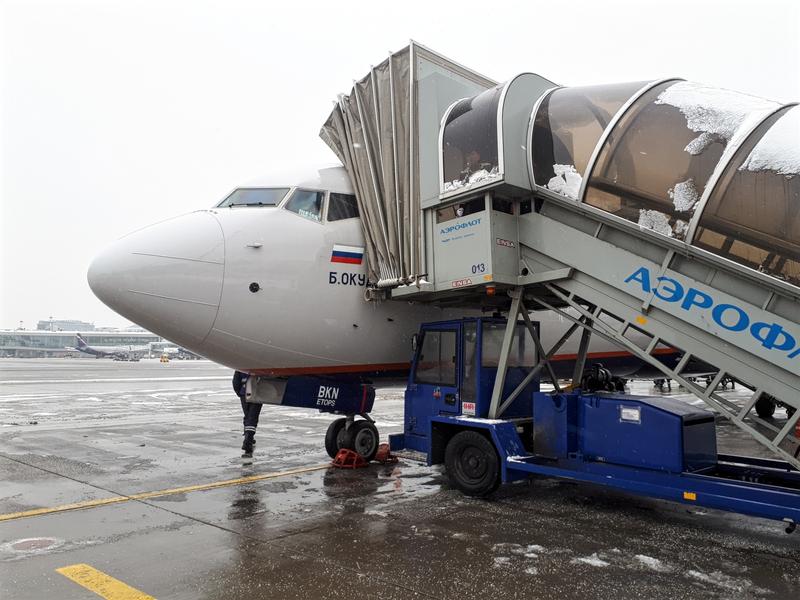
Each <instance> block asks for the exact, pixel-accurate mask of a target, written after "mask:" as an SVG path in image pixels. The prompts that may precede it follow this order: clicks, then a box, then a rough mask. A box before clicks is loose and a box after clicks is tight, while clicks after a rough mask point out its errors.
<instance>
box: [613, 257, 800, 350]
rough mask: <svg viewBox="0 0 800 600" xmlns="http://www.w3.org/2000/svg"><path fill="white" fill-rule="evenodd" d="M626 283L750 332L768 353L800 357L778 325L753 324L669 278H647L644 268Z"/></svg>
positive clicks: (727, 326)
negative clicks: (771, 351)
mask: <svg viewBox="0 0 800 600" xmlns="http://www.w3.org/2000/svg"><path fill="white" fill-rule="evenodd" d="M625 283H634V284H638V285H640V286H641V287H642V291H643V292H644V293H645V294H649V293H651V292H652V293H654V294H655V296H656V297H657V298H660V299H661V300H663V301H664V302H680V305H679V306H680V307H681V308H682V309H683V310H685V311H704V312H706V313H710V314H711V319H712V320H713V321H714V323H716V324H717V325H719V326H720V327H722V328H723V329H727V330H728V331H737V332H738V331H740V332H743V333H744V332H749V333H750V335H751V336H752V337H753V339H755V340H756V341H757V342H759V343H760V344H761V345H762V346H764V348H767V349H768V350H778V351H780V352H786V353H788V356H789V358H797V357H798V356H800V347H797V348H796V347H795V346H796V345H797V340H796V339H795V337H794V336H793V335H792V334H791V333H789V332H788V331H786V330H785V329H784V328H783V327H782V326H781V325H778V324H777V323H765V322H764V321H754V320H753V319H752V318H751V317H750V315H748V314H747V312H746V311H745V310H744V309H742V308H740V307H738V306H736V305H735V304H725V303H717V302H716V301H715V300H714V298H713V297H711V296H710V295H708V294H706V293H705V292H701V291H700V290H698V289H695V288H693V287H690V288H688V289H686V288H685V287H684V285H683V284H681V283H680V282H679V281H676V280H675V279H672V278H671V277H663V276H661V277H656V278H655V281H653V279H652V278H651V277H650V270H649V269H647V268H646V267H641V268H640V269H638V270H636V271H634V272H633V273H632V274H631V275H629V276H628V278H627V279H626V280H625Z"/></svg>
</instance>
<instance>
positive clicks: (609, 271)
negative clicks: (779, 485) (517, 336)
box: [492, 207, 800, 468]
mask: <svg viewBox="0 0 800 600" xmlns="http://www.w3.org/2000/svg"><path fill="white" fill-rule="evenodd" d="M547 212H548V211H547V210H546V207H545V210H543V211H541V212H540V213H533V214H530V215H526V216H525V217H521V218H520V227H519V231H520V245H521V252H522V255H521V258H522V262H523V264H524V265H525V268H526V269H527V270H528V275H527V276H525V277H520V281H519V283H520V286H519V288H517V290H516V291H515V292H514V293H512V314H510V315H509V322H511V321H512V320H513V321H515V320H516V319H514V318H513V316H514V314H518V312H515V310H514V309H515V307H516V309H517V311H519V310H520V307H523V308H524V307H532V308H536V307H537V306H536V305H538V306H539V307H542V308H545V309H549V310H553V311H556V312H558V313H559V314H561V315H562V316H563V317H564V318H566V319H568V320H570V321H572V323H573V325H574V327H575V328H581V329H583V331H584V339H583V340H582V343H581V349H582V355H583V356H581V355H580V354H579V361H578V362H579V364H581V363H582V362H583V361H582V360H581V358H583V360H585V354H586V348H587V347H588V339H587V338H588V336H590V335H598V336H601V337H603V338H605V339H607V340H609V341H611V342H613V343H615V344H617V345H618V346H620V347H621V348H623V349H625V350H626V351H628V352H630V353H631V354H633V355H634V356H636V357H638V358H639V359H641V360H642V361H643V362H646V363H648V364H650V365H652V366H653V367H655V368H656V369H658V370H659V371H661V372H662V373H664V376H665V377H667V378H670V379H673V380H675V381H677V382H678V383H679V384H680V385H682V386H683V387H684V388H686V389H688V390H690V391H691V392H693V393H694V394H695V395H696V396H697V397H698V398H699V399H700V400H702V401H703V402H704V403H705V404H706V405H708V406H709V407H711V408H712V409H713V410H715V411H717V412H718V413H719V414H721V415H723V416H724V417H726V418H727V419H729V420H730V421H731V422H732V423H734V424H735V425H736V426H737V427H739V428H740V429H741V430H743V431H746V432H747V433H748V434H749V435H750V436H751V437H753V438H754V439H755V440H757V441H758V442H760V443H761V444H762V445H764V446H765V447H767V448H769V449H770V450H771V451H773V452H774V453H776V454H778V455H780V456H781V457H782V458H784V459H785V460H786V461H788V462H789V463H791V464H792V465H794V466H795V467H797V468H800V460H799V459H798V456H800V445H798V437H800V436H798V434H797V431H796V430H797V428H798V422H800V376H799V375H798V373H797V372H796V371H794V372H793V371H792V369H791V366H790V367H789V368H786V363H785V361H784V363H783V364H775V361H770V360H769V359H768V358H765V356H764V354H765V352H763V350H762V349H760V348H757V347H747V346H746V344H740V345H737V344H735V343H731V341H730V340H723V339H720V338H718V337H716V336H715V334H714V333H713V332H712V331H709V329H708V328H707V327H704V326H702V324H698V323H693V322H689V321H688V320H686V319H684V318H680V317H681V315H676V314H674V312H673V313H670V312H669V309H670V307H669V306H666V303H664V302H659V300H658V299H656V298H655V297H654V294H649V295H648V296H646V297H644V298H642V295H641V294H639V295H638V296H637V295H636V294H633V293H631V291H630V290H629V289H626V287H625V286H624V285H623V281H624V278H625V275H626V274H628V273H630V272H631V269H632V265H637V264H645V265H648V266H649V268H650V269H652V271H653V273H654V275H658V276H670V275H674V276H675V277H680V278H682V280H683V281H687V280H688V281H693V282H694V281H697V279H693V278H691V277H689V276H687V274H686V272H687V271H688V272H690V273H692V274H694V275H698V274H699V275H703V274H705V275H704V276H703V278H702V279H700V281H698V283H697V285H698V286H702V285H705V286H706V287H705V289H711V290H714V289H716V288H715V287H714V283H715V282H717V281H721V282H725V285H726V286H728V287H730V288H734V289H733V291H737V290H738V291H739V293H740V297H741V296H742V295H743V296H745V297H749V298H750V300H752V299H753V297H754V294H756V293H763V295H764V297H765V298H766V300H765V301H763V302H761V301H760V300H759V303H760V305H759V304H754V303H753V302H752V301H749V302H746V301H741V305H742V306H745V307H755V308H753V310H756V309H761V311H762V313H759V314H763V311H764V310H765V309H768V308H769V307H770V303H771V302H772V301H773V298H774V296H775V294H774V292H773V291H771V290H769V289H768V288H766V286H763V284H761V283H758V282H750V281H749V280H748V279H747V278H746V274H743V275H742V277H740V278H736V277H735V273H734V276H731V274H730V273H729V272H727V271H726V273H725V274H724V277H721V276H719V275H718V273H717V270H716V269H715V268H714V266H713V265H711V266H709V265H697V264H694V263H693V265H694V266H692V267H691V268H689V267H685V268H683V267H682V266H681V265H682V263H681V261H682V260H683V259H682V257H680V256H679V255H676V253H675V251H674V250H672V249H669V248H663V247H661V248H659V246H658V244H655V243H653V244H648V241H647V239H644V240H641V239H639V238H638V237H637V238H636V239H626V236H631V237H633V236H632V234H629V233H627V232H626V231H625V230H624V229H622V228H620V229H614V230H613V231H611V232H609V235H608V236H607V237H606V238H605V239H604V236H603V235H602V232H603V228H604V227H606V224H604V223H602V222H599V221H595V222H588V223H587V222H585V221H586V220H589V221H592V220H593V219H594V216H593V215H576V214H575V213H567V212H566V211H564V210H563V209H562V208H561V207H557V208H556V209H555V210H551V211H550V213H549V214H546V213H547ZM581 219H583V222H582V221H581ZM654 259H656V260H654ZM692 269H694V270H693V271H692ZM704 269H705V270H704ZM548 274H553V276H552V278H548ZM534 281H535V283H533V282H534ZM529 282H530V283H529ZM709 282H710V285H709ZM738 286H741V287H738ZM748 286H756V287H757V288H765V289H755V290H754V289H753V288H752V287H748ZM729 291H730V290H720V294H722V293H727V292H729ZM514 295H519V296H520V302H519V303H517V304H516V305H515V304H514ZM768 314H771V313H768ZM762 318H763V317H762ZM774 319H775V320H776V321H778V322H781V320H782V321H783V322H788V323H789V324H790V325H791V323H792V322H793V321H794V322H797V321H800V313H798V314H797V315H796V319H791V320H788V319H786V318H785V316H784V315H780V314H777V315H774ZM573 331H574V329H571V330H570V332H569V333H570V334H571V333H572V332H573ZM632 332H636V336H635V338H636V339H634V336H631V335H629V334H630V333H632ZM643 340H645V341H646V343H644V342H643ZM560 343H561V344H563V341H560ZM537 346H539V344H537ZM665 346H667V347H669V348H672V349H674V351H675V352H677V353H679V354H680V359H679V360H678V362H677V364H674V365H670V364H666V363H665V362H662V361H661V360H659V358H658V357H657V356H656V355H655V353H654V352H655V351H656V349H658V348H662V349H663V348H664V347H665ZM751 346H752V345H751ZM540 353H541V354H540V355H541V356H543V360H544V362H545V363H546V361H547V359H548V358H549V356H550V355H552V354H553V353H554V352H553V351H551V352H544V350H543V349H541V350H540ZM692 359H697V360H699V361H702V362H703V363H704V364H706V365H709V366H710V367H712V371H715V374H714V376H713V378H712V379H711V381H710V383H709V384H708V385H707V386H705V387H703V386H702V385H700V384H699V383H697V382H695V381H692V380H690V379H689V378H688V376H687V375H686V374H685V369H686V366H687V365H688V364H689V363H690V361H691V360H692ZM797 363H798V367H795V369H800V358H798V359H797ZM542 368H544V367H542ZM540 370H541V368H540ZM725 378H731V379H733V380H735V381H737V382H739V383H740V384H742V385H743V386H744V387H747V388H748V389H750V390H751V391H752V395H751V396H750V397H749V399H748V400H747V401H746V402H745V404H744V406H739V405H738V404H736V403H733V402H731V401H730V400H728V399H727V398H725V397H723V396H722V395H720V394H719V393H718V392H717V391H716V390H717V387H718V385H719V383H720V382H721V381H723V379H725ZM496 394H497V395H498V401H497V403H494V402H493V405H492V406H493V408H494V409H496V410H495V414H494V416H498V414H501V413H502V410H500V409H501V408H502V407H504V406H507V405H508V404H509V401H508V400H506V401H505V402H503V401H502V400H501V399H500V398H499V392H498V391H497V390H496ZM763 394H769V395H771V396H773V397H774V398H776V399H778V400H780V401H781V402H782V403H783V404H784V405H785V406H788V407H791V408H794V409H795V410H794V413H793V414H792V415H791V416H790V417H789V418H788V419H787V421H786V422H785V423H783V424H781V425H778V424H776V423H775V422H770V421H767V420H765V419H762V418H760V417H758V416H757V415H756V414H755V412H754V411H753V409H754V407H755V405H756V402H757V401H758V400H759V398H761V396H762V395H763Z"/></svg>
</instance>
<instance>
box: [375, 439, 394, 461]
mask: <svg viewBox="0 0 800 600" xmlns="http://www.w3.org/2000/svg"><path fill="white" fill-rule="evenodd" d="M375 460H376V461H378V462H379V463H381V464H382V465H391V464H394V463H396V462H397V460H398V458H397V457H396V456H395V455H394V454H392V452H391V450H389V444H381V445H380V446H378V453H377V454H376V455H375Z"/></svg>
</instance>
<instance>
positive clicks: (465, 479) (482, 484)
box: [444, 431, 500, 497]
mask: <svg viewBox="0 0 800 600" xmlns="http://www.w3.org/2000/svg"><path fill="white" fill-rule="evenodd" d="M444 464H445V468H446V469H447V477H448V478H449V479H450V483H451V484H452V486H453V487H455V488H456V489H459V490H461V492H463V493H464V494H465V495H467V496H478V497H485V496H488V495H489V494H491V493H492V492H494V491H495V490H496V489H497V488H498V487H499V486H500V458H499V457H498V456H497V451H496V450H495V449H494V445H493V444H492V442H490V441H489V440H488V439H487V438H486V436H484V435H481V434H480V433H478V432H477V431H462V432H460V433H457V434H456V435H454V436H453V437H452V439H451V440H450V441H449V442H448V443H447V448H445V451H444Z"/></svg>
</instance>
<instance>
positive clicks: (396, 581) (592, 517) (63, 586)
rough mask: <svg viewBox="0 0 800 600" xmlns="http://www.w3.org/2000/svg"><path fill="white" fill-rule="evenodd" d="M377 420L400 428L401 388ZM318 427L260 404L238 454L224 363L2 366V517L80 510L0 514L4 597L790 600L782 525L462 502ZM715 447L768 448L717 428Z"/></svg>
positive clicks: (792, 558)
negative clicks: (333, 442)
mask: <svg viewBox="0 0 800 600" xmlns="http://www.w3.org/2000/svg"><path fill="white" fill-rule="evenodd" d="M633 391H634V392H636V393H655V392H654V390H652V388H651V387H650V385H649V384H648V383H646V382H637V383H636V384H635V385H634V388H633ZM736 394H737V393H736V392H733V393H732V394H731V395H732V396H733V397H735V396H736ZM674 395H677V396H680V397H685V398H687V400H688V399H689V396H686V395H683V394H681V393H680V392H678V391H676V392H675V394H674ZM374 416H375V417H376V419H377V420H378V427H379V429H380V431H381V433H382V435H385V434H388V433H392V432H396V431H400V430H401V428H402V390H401V389H400V388H383V389H380V390H379V392H378V399H377V401H376V407H375V411H374ZM776 417H777V418H781V417H782V415H781V414H776ZM329 420H330V417H327V416H325V415H321V414H315V413H312V412H310V411H303V410H298V409H291V408H280V407H271V406H265V407H264V410H263V412H262V415H261V425H260V427H259V433H258V436H257V438H258V444H257V446H256V453H255V458H254V459H253V460H252V461H247V460H243V459H242V458H241V457H240V456H239V454H240V451H239V446H240V444H241V431H240V427H241V413H240V409H239V406H238V400H237V399H236V398H235V396H234V395H233V393H232V391H231V386H230V371H229V370H227V369H224V368H222V367H219V366H216V365H214V364H212V363H208V362H205V361H186V362H182V361H173V362H171V363H169V364H160V363H158V362H157V361H142V362H139V363H124V362H123V363H120V362H113V361H109V360H86V359H83V360H81V359H72V360H70V359H63V360H24V359H17V360H14V359H3V360H0V481H2V488H0V515H8V514H10V513H17V512H24V511H31V510H35V509H47V508H52V507H59V506H63V505H69V504H73V503H84V504H83V506H86V508H83V509H81V510H70V511H60V512H47V511H44V512H42V514H38V515H36V516H28V517H20V518H12V519H7V520H1V521H0V598H3V599H6V598H9V599H19V600H23V599H40V598H60V599H72V598H75V599H84V598H86V599H88V598H96V597H97V596H96V595H95V594H94V593H93V592H91V591H89V590H88V589H85V588H84V587H81V586H80V585H78V584H76V583H74V582H73V581H71V580H70V579H68V578H67V577H66V576H64V575H62V574H61V573H60V572H57V571H56V569H60V568H63V567H66V566H70V565H76V564H87V565H90V566H91V567H93V568H94V569H96V570H98V571H100V572H102V573H105V574H107V575H109V576H111V577H113V578H115V579H117V580H119V581H120V582H124V583H125V584H127V585H128V586H132V587H133V588H136V589H137V590H140V591H141V592H143V593H144V594H148V595H150V596H153V597H156V598H161V599H162V600H163V599H165V598H209V599H212V598H226V599H238V598H247V599H254V598H353V597H369V598H413V597H422V598H477V597H487V598H489V597H491V598H539V597H548V598H552V597H556V598H560V599H564V600H566V599H572V598H576V599H577V598H580V599H586V598H611V597H615V598H692V599H693V600H696V599H698V598H760V597H764V598H776V599H782V598H787V599H789V598H793V599H795V600H796V599H797V598H800V534H794V535H791V536H789V535H786V534H785V533H784V532H783V528H782V527H781V526H780V524H778V523H775V522H772V521H766V520H760V519H754V518H749V517H742V516H738V515H732V514H728V513H723V512H718V511H713V510H705V509H693V508H687V507H685V506H679V505H676V504H671V503H668V502H661V501H656V500H649V499H642V498H637V497H633V496H628V495H624V494H618V493H613V492H607V491H603V490H600V489H598V488H595V487H591V486H586V485H579V484H574V483H569V482H559V481H554V480H546V479H537V480H532V481H530V482H521V483H519V484H515V485H511V486H507V487H505V488H502V489H501V490H500V491H499V492H498V493H497V494H496V496H495V497H494V498H493V499H492V500H490V501H484V500H473V499H468V498H465V497H464V496H462V495H461V494H460V493H458V492H456V491H454V490H452V489H450V488H449V487H448V485H447V483H446V480H445V478H444V476H443V474H442V472H441V469H440V468H427V467H425V466H422V465H419V464H417V463H414V462H410V461H407V460H401V461H400V463H398V464H396V465H388V466H380V465H372V466H370V467H368V468H366V469H360V470H356V471H345V470H335V469H330V468H327V467H325V464H326V463H327V461H328V458H327V455H326V454H325V451H324V449H323V447H322V439H323V436H324V432H325V428H326V427H327V424H328V422H329ZM719 442H720V446H721V449H722V450H724V451H729V452H739V453H752V454H760V455H766V454H765V453H764V451H762V450H761V448H760V447H758V446H757V445H755V443H753V442H751V441H750V440H748V439H744V438H742V435H741V434H740V433H739V432H738V431H737V430H735V429H734V428H733V427H731V426H728V425H721V426H720V427H719ZM287 472H289V473H288V474H287ZM215 482H228V483H226V484H225V485H222V486H219V487H210V484H214V483H215ZM198 486H199V488H198ZM186 488H189V489H186ZM176 489H177V491H174V492H169V490H176ZM165 490H166V491H167V492H168V493H161V494H155V495H149V494H143V493H148V492H164V491H165ZM132 496H135V497H134V498H131V497H132ZM109 499H111V500H110V501H109ZM109 597H112V596H109Z"/></svg>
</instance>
